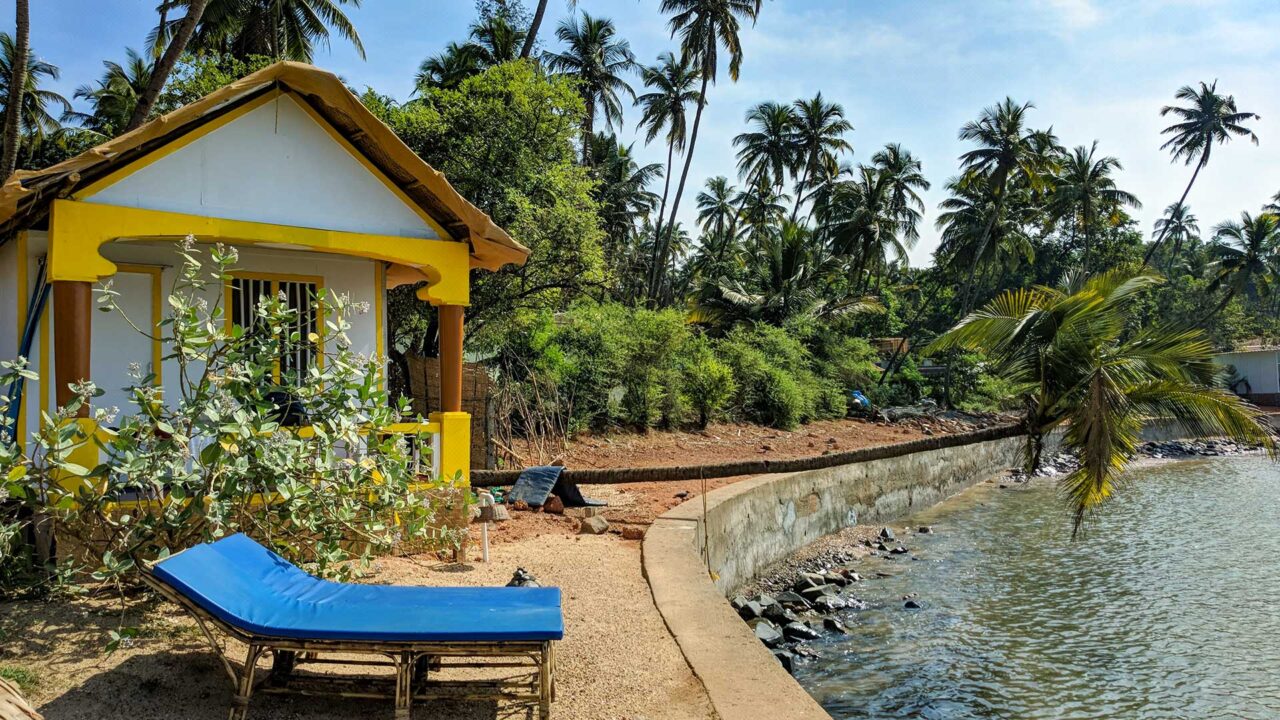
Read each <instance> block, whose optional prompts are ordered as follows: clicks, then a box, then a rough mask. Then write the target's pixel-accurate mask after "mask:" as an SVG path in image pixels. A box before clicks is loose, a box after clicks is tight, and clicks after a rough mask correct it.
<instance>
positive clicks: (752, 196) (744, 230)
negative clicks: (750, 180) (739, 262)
mask: <svg viewBox="0 0 1280 720" xmlns="http://www.w3.org/2000/svg"><path fill="white" fill-rule="evenodd" d="M790 199H791V197H790V196H789V195H787V194H786V193H784V192H782V191H781V190H779V189H778V186H777V185H774V184H773V183H771V182H769V179H768V178H763V177H762V178H759V179H758V180H757V181H756V183H755V185H752V186H748V187H746V188H744V189H743V190H742V192H740V193H738V196H737V197H735V198H734V202H735V203H736V204H737V206H738V218H739V221H740V227H741V230H739V231H738V235H739V236H740V237H742V238H744V239H747V240H750V241H752V242H753V243H755V244H758V243H759V240H760V238H761V237H763V236H764V235H766V234H768V233H769V232H770V231H772V230H775V229H777V227H778V225H779V224H780V223H781V222H782V221H783V220H785V219H786V217H787V207H786V203H787V201H789V200H790Z"/></svg>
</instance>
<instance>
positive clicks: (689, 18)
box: [650, 0, 763, 299]
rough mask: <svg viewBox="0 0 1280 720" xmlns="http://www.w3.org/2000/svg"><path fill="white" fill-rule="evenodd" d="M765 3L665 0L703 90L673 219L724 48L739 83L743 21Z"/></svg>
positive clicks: (653, 290)
mask: <svg viewBox="0 0 1280 720" xmlns="http://www.w3.org/2000/svg"><path fill="white" fill-rule="evenodd" d="M762 2H763V0H662V12H664V13H673V15H672V17H671V20H670V21H669V22H668V23H667V26H668V27H669V28H671V37H675V36H676V35H679V36H680V55H681V57H682V58H683V59H684V60H685V61H686V62H688V63H689V64H690V65H692V66H693V67H695V68H696V69H697V70H698V76H699V78H701V80H702V87H701V88H700V89H699V90H698V109H697V111H696V112H694V114H693V129H692V130H690V132H689V150H688V152H687V153H685V157H684V169H683V170H682V171H681V172H680V183H679V184H678V185H676V196H675V199H674V200H673V201H672V203H671V215H670V216H671V217H675V216H676V215H677V214H678V213H679V212H680V199H681V198H682V197H683V196H684V186H685V183H686V182H687V181H688V179H689V167H690V166H691V164H692V163H693V151H694V148H695V147H696V146H697V144H698V128H699V127H701V125H702V111H703V109H704V108H705V107H706V106H707V86H708V85H710V84H711V83H714V82H715V81H716V77H717V75H716V72H717V69H718V67H719V53H720V47H721V45H723V46H724V49H725V52H727V53H728V54H729V77H730V78H731V79H732V80H733V81H734V82H737V81H738V72H739V70H741V68H742V42H741V41H740V40H739V38H738V30H739V29H740V24H739V21H740V20H750V21H751V22H752V24H754V23H755V21H756V18H757V17H758V16H759V15H760V6H761V4H762ZM657 242H658V244H659V246H660V247H659V250H658V256H659V258H660V259H662V260H663V261H664V262H665V260H666V256H667V252H668V247H667V246H668V245H669V243H668V242H667V241H665V240H664V239H662V238H658V240H657ZM655 297H656V285H653V284H651V286H650V299H654V298H655Z"/></svg>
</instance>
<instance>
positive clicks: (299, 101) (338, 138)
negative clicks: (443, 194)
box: [285, 93, 451, 240]
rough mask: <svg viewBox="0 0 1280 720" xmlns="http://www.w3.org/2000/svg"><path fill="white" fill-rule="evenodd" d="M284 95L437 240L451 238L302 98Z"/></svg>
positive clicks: (289, 94) (438, 223)
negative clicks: (408, 210) (405, 207)
mask: <svg viewBox="0 0 1280 720" xmlns="http://www.w3.org/2000/svg"><path fill="white" fill-rule="evenodd" d="M285 95H286V97H289V98H290V99H292V100H293V101H294V104H296V105H298V106H299V107H301V108H302V111H303V112H305V113H306V114H307V115H309V116H310V117H311V119H312V120H314V121H315V123H316V124H317V125H319V126H320V128H321V129H322V130H324V131H325V132H326V133H328V135H329V137H331V138H333V141H334V142H336V143H338V145H340V146H341V147H342V149H343V150H346V151H347V154H349V155H351V157H353V158H355V159H356V161H357V162H359V163H360V164H361V165H363V166H364V169H365V170H368V171H369V172H370V173H372V174H373V176H374V177H375V178H377V179H378V181H379V182H381V183H382V184H383V185H384V186H386V188H387V189H388V190H390V191H391V192H392V194H394V195H395V196H396V197H397V198H399V199H400V202H402V203H404V204H405V205H407V206H408V207H409V209H410V210H412V211H413V212H414V214H416V215H417V216H418V217H420V218H422V221H423V222H425V223H426V224H427V225H428V226H430V227H431V229H432V230H434V231H435V233H436V236H437V237H438V238H440V239H442V240H447V239H449V238H450V237H451V236H450V235H449V233H447V232H445V231H444V228H443V227H441V225H440V222H439V221H438V220H436V219H435V218H433V217H431V216H430V215H428V214H427V211H426V210H423V209H422V206H421V205H419V204H418V203H416V202H414V201H413V199H412V198H410V197H409V196H408V195H406V194H405V192H404V190H402V189H400V186H399V185H396V184H395V183H393V182H391V178H389V177H387V176H386V175H384V174H383V172H382V171H381V170H379V169H378V167H377V166H376V165H374V164H373V163H372V162H370V161H369V158H367V157H365V155H364V153H362V152H360V151H359V150H357V149H356V147H355V146H354V145H352V144H351V142H350V141H349V140H347V139H346V138H344V137H342V135H340V134H339V133H338V131H337V129H335V128H334V127H333V126H332V125H330V124H329V121H328V120H325V119H324V116H322V115H321V114H320V113H318V112H316V110H315V108H313V107H311V104H310V103H308V102H307V101H306V100H304V99H303V98H300V97H296V96H294V95H293V93H285Z"/></svg>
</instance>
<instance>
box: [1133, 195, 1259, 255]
mask: <svg viewBox="0 0 1280 720" xmlns="http://www.w3.org/2000/svg"><path fill="white" fill-rule="evenodd" d="M1263 209H1264V210H1265V209H1266V208H1263ZM1155 231H1156V235H1164V236H1165V238H1166V239H1167V240H1168V241H1169V242H1170V243H1172V244H1173V249H1172V251H1171V252H1170V253H1169V262H1168V265H1167V267H1173V262H1174V259H1175V258H1177V257H1178V256H1179V255H1181V254H1182V246H1183V245H1186V244H1188V243H1194V242H1198V241H1199V240H1200V223H1199V221H1198V220H1197V218H1196V216H1195V215H1194V214H1192V212H1191V208H1190V207H1189V206H1187V205H1183V204H1181V203H1174V204H1172V205H1170V206H1169V207H1167V208H1165V209H1164V215H1163V216H1161V217H1160V218H1159V219H1158V220H1156V223H1155Z"/></svg>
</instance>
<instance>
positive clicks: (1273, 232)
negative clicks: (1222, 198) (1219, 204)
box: [1205, 212, 1280, 322]
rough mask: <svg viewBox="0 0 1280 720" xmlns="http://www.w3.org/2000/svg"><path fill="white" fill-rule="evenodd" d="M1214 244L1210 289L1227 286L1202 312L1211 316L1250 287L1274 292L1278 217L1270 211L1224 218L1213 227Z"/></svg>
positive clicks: (1279, 233) (1278, 248)
mask: <svg viewBox="0 0 1280 720" xmlns="http://www.w3.org/2000/svg"><path fill="white" fill-rule="evenodd" d="M1213 241H1214V243H1213V247H1211V248H1210V252H1211V253H1212V254H1213V256H1214V258H1215V261H1214V266H1215V267H1216V268H1217V274H1216V275H1215V276H1214V278H1213V281H1212V282H1210V283H1209V287H1208V290H1209V292H1217V291H1218V289H1219V288H1226V290H1227V291H1226V293H1224V294H1223V296H1222V300H1221V301H1220V302H1219V303H1218V304H1217V306H1215V307H1214V308H1213V310H1211V311H1210V312H1209V314H1208V315H1206V316H1205V321H1206V322H1207V321H1208V320H1209V319H1210V318H1212V317H1213V316H1214V315H1217V314H1218V313H1220V312H1222V309H1223V308H1225V307H1226V306H1227V304H1228V303H1230V302H1231V300H1232V298H1234V297H1236V296H1237V295H1244V294H1245V293H1246V292H1248V290H1249V289H1250V288H1253V289H1254V290H1255V291H1257V292H1259V293H1260V294H1261V293H1269V292H1275V287H1274V285H1275V283H1276V282H1277V281H1280V277H1277V276H1276V267H1275V261H1276V255H1277V253H1280V217H1277V216H1276V215H1273V214H1271V213H1267V212H1264V213H1260V214H1258V215H1257V216H1252V215H1250V214H1249V213H1247V212H1246V213H1241V214H1240V222H1224V223H1222V224H1220V225H1218V226H1217V227H1215V228H1214V229H1213Z"/></svg>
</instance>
